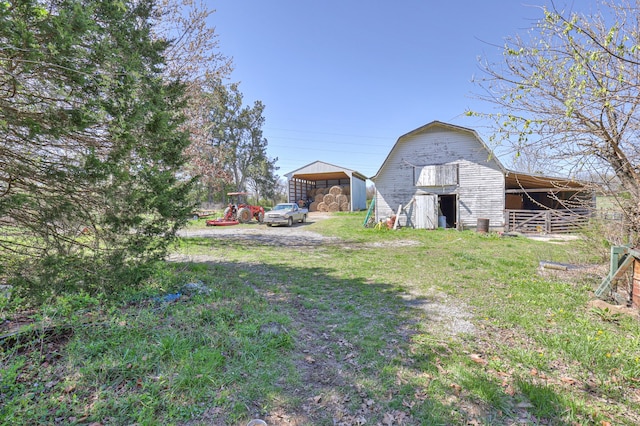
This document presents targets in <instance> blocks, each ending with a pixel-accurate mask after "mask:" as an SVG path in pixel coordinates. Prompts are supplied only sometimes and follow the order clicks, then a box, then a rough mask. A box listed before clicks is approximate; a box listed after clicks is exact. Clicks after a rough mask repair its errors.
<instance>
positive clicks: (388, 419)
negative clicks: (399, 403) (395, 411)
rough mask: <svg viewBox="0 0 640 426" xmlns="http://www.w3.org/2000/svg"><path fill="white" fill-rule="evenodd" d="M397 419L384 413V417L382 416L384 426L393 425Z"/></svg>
mask: <svg viewBox="0 0 640 426" xmlns="http://www.w3.org/2000/svg"><path fill="white" fill-rule="evenodd" d="M395 420H396V419H395V417H393V415H391V414H389V413H384V416H382V424H383V425H389V426H390V425H392V424H393V422H394V421H395Z"/></svg>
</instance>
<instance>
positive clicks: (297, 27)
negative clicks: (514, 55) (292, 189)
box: [207, 0, 595, 177]
mask: <svg viewBox="0 0 640 426" xmlns="http://www.w3.org/2000/svg"><path fill="white" fill-rule="evenodd" d="M207 2H208V5H209V7H210V8H212V9H215V10H216V12H215V13H214V14H213V15H212V16H211V23H212V24H213V25H214V26H215V27H216V33H217V34H218V37H219V41H220V50H221V52H222V53H224V54H225V55H227V56H230V57H232V58H233V62H234V67H235V69H234V71H233V73H232V75H231V77H230V80H231V81H239V82H240V86H239V88H240V91H241V92H242V93H243V94H244V103H245V105H252V104H253V102H254V101H255V100H261V101H262V102H263V103H264V104H265V113H264V115H265V119H266V123H265V126H264V128H263V131H264V137H265V138H267V140H268V148H267V153H268V155H269V156H270V157H278V162H277V166H278V167H279V168H280V169H279V170H278V174H279V175H281V176H282V175H284V174H286V173H289V172H291V171H293V170H295V169H298V168H300V167H302V166H304V165H306V164H308V163H311V162H313V161H316V160H320V161H325V162H328V163H331V164H335V165H338V166H341V167H346V168H349V169H353V170H357V171H359V172H360V173H362V174H364V175H365V176H368V177H371V176H373V175H374V174H375V173H376V172H377V171H378V169H379V168H380V166H381V165H382V162H383V161H384V159H385V158H386V156H387V154H388V153H389V151H390V150H391V148H392V147H393V145H394V143H395V142H396V140H397V139H398V137H399V136H401V135H403V134H405V133H407V132H409V131H411V130H414V129H416V128H418V127H420V126H422V125H424V124H427V123H429V122H431V121H434V120H438V121H443V122H448V123H452V124H456V125H460V126H464V127H469V128H473V129H475V130H477V131H478V132H479V133H480V135H481V136H482V137H483V139H484V140H485V142H488V137H489V133H488V129H487V128H486V127H485V126H484V124H483V123H481V122H480V121H479V120H478V119H477V118H472V117H467V116H465V115H464V112H465V110H467V109H469V108H471V109H474V110H478V111H484V112H490V111H492V107H491V106H490V105H484V104H482V103H480V102H479V101H478V100H476V99H474V95H473V94H474V93H479V92H480V88H479V87H477V86H476V85H474V84H473V83H472V82H471V80H472V78H473V76H474V75H476V76H478V75H479V74H481V72H480V70H479V68H478V58H479V57H480V56H482V57H486V58H489V59H490V60H499V59H500V56H501V53H502V51H501V49H500V48H499V46H502V45H503V44H504V39H505V38H506V37H510V36H514V35H516V34H523V35H525V34H526V32H527V30H528V29H529V28H531V27H532V26H534V23H535V22H536V21H537V20H539V19H541V18H542V11H541V9H540V7H539V6H541V5H549V4H551V3H550V0H449V1H428V0H386V1H383V0H308V1H305V0H207ZM555 4H556V6H557V7H558V8H560V9H573V10H577V11H587V9H588V8H592V7H594V4H595V0H556V1H555ZM502 160H503V161H504V162H505V163H507V164H508V163H509V159H508V158H502Z"/></svg>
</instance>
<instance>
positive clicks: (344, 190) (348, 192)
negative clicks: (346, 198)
mask: <svg viewBox="0 0 640 426" xmlns="http://www.w3.org/2000/svg"><path fill="white" fill-rule="evenodd" d="M342 193H343V194H344V195H351V187H350V186H349V185H345V186H343V187H342Z"/></svg>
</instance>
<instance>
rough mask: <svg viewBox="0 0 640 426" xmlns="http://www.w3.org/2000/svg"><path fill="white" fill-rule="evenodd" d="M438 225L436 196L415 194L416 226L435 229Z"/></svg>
mask: <svg viewBox="0 0 640 426" xmlns="http://www.w3.org/2000/svg"><path fill="white" fill-rule="evenodd" d="M437 227H438V196H437V195H433V194H428V195H416V228H417V229H436V228H437Z"/></svg>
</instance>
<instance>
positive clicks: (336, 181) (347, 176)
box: [285, 161, 367, 211]
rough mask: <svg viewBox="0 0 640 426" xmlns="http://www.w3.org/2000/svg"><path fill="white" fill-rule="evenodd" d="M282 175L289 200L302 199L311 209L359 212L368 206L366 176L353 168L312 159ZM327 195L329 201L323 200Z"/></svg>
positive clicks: (296, 200) (292, 201)
mask: <svg viewBox="0 0 640 426" xmlns="http://www.w3.org/2000/svg"><path fill="white" fill-rule="evenodd" d="M285 177H286V178H287V182H288V188H289V191H288V196H289V202H291V203H294V202H300V201H302V202H304V203H305V204H306V206H307V207H308V208H309V210H310V211H318V210H320V211H358V210H364V209H366V208H367V185H366V182H367V178H366V176H364V175H363V174H361V173H358V172H356V171H354V170H350V169H347V168H344V167H339V166H335V165H333V164H329V163H325V162H322V161H315V162H313V163H310V164H307V165H306V166H304V167H301V168H299V169H297V170H294V171H292V172H290V173H287V174H286V175H285ZM327 195H330V196H329V197H326V201H330V202H328V203H326V202H325V196H327ZM331 196H333V198H331ZM321 203H322V204H321ZM333 203H335V204H333ZM329 205H331V208H329ZM325 208H326V210H325Z"/></svg>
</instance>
